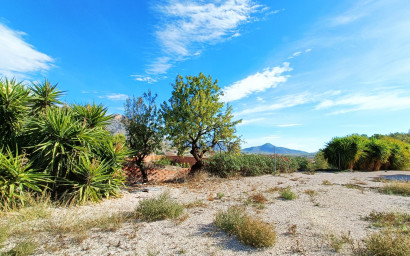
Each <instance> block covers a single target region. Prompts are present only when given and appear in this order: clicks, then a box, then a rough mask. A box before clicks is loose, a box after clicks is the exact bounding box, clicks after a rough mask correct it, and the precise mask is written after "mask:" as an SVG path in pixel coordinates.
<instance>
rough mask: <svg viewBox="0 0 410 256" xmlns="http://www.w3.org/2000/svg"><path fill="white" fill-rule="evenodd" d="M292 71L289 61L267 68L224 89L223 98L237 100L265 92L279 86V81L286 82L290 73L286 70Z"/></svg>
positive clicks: (227, 100) (226, 100) (224, 99)
mask: <svg viewBox="0 0 410 256" xmlns="http://www.w3.org/2000/svg"><path fill="white" fill-rule="evenodd" d="M289 71H292V68H291V67H289V63H288V62H285V63H283V66H282V67H280V66H278V67H274V68H266V69H264V70H263V72H257V73H255V74H253V75H250V76H248V77H246V78H244V79H242V80H240V81H237V82H235V83H233V84H232V85H230V86H228V87H225V88H224V89H223V93H224V95H223V97H222V100H223V101H225V102H229V101H235V100H239V99H242V98H245V97H247V96H249V95H251V94H253V93H255V92H263V91H265V90H267V89H269V88H274V87H276V86H278V84H279V83H283V82H286V80H287V78H288V77H289V76H288V75H283V73H285V72H289Z"/></svg>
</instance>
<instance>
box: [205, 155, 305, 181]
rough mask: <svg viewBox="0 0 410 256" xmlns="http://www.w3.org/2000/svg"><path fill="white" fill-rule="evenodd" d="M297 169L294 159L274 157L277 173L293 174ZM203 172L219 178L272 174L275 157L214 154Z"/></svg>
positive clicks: (280, 156)
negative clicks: (205, 171)
mask: <svg viewBox="0 0 410 256" xmlns="http://www.w3.org/2000/svg"><path fill="white" fill-rule="evenodd" d="M297 169H298V165H297V162H296V161H295V160H294V158H292V157H287V156H282V155H276V171H277V173H280V172H294V171H296V170H297ZM205 170H207V171H208V172H210V173H212V174H215V175H218V176H220V177H232V176H237V175H242V176H257V175H264V174H274V172H275V156H273V155H261V154H260V155H253V154H252V155H248V154H231V153H221V154H215V155H214V156H212V157H211V158H209V159H208V161H207V162H206V165H205Z"/></svg>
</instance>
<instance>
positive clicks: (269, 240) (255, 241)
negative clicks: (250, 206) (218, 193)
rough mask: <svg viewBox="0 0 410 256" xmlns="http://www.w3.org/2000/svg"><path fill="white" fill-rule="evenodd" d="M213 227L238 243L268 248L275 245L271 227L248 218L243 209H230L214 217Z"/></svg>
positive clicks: (274, 233) (274, 236) (272, 227)
mask: <svg viewBox="0 0 410 256" xmlns="http://www.w3.org/2000/svg"><path fill="white" fill-rule="evenodd" d="M214 223H215V225H216V226H217V227H219V228H221V229H222V230H224V231H225V232H226V233H228V234H234V235H235V236H236V237H237V239H238V240H239V241H241V242H242V243H243V244H245V245H250V246H253V247H257V248H261V247H269V246H272V245H274V244H275V241H276V232H275V228H274V226H273V225H271V224H269V223H266V222H263V221H260V220H258V219H252V218H250V217H249V216H248V215H247V214H246V213H245V210H244V209H243V208H239V207H230V208H228V210H227V211H225V212H223V211H220V212H219V213H218V214H217V215H216V219H215V222H214Z"/></svg>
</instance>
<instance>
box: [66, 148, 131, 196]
mask: <svg viewBox="0 0 410 256" xmlns="http://www.w3.org/2000/svg"><path fill="white" fill-rule="evenodd" d="M117 171H118V170H115V171H114V172H113V171H112V170H111V166H110V164H108V163H106V162H104V161H101V162H99V161H98V160H97V159H91V158H90V157H89V156H88V155H82V156H80V161H79V163H78V164H76V165H75V168H74V169H73V172H72V173H71V174H70V183H71V184H70V185H71V189H70V190H71V192H70V197H71V200H73V202H74V203H80V204H82V203H85V202H88V201H91V202H100V201H101V200H102V199H103V198H104V197H105V198H108V197H109V196H117V195H118V192H119V189H120V187H121V186H122V185H123V181H124V179H123V177H122V176H121V175H120V173H118V172H117Z"/></svg>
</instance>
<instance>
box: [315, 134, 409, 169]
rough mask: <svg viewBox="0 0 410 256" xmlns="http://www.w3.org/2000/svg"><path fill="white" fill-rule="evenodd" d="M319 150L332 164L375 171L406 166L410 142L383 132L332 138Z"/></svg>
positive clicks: (345, 167) (344, 167) (407, 164)
mask: <svg viewBox="0 0 410 256" xmlns="http://www.w3.org/2000/svg"><path fill="white" fill-rule="evenodd" d="M323 153H324V157H325V158H326V159H327V161H328V162H329V164H331V165H333V166H334V167H338V166H339V162H340V167H341V169H353V168H354V169H357V170H369V171H377V170H380V169H385V170H391V169H399V170H400V169H405V168H407V167H409V166H410V144H408V143H406V142H403V141H400V140H398V139H395V138H392V137H389V136H383V135H375V136H373V137H371V138H368V137H367V136H364V135H362V136H359V135H350V136H346V137H342V138H334V139H333V140H332V141H330V142H329V143H328V144H327V146H326V148H325V149H323Z"/></svg>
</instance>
